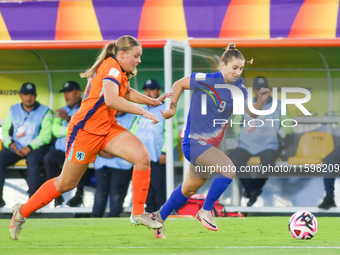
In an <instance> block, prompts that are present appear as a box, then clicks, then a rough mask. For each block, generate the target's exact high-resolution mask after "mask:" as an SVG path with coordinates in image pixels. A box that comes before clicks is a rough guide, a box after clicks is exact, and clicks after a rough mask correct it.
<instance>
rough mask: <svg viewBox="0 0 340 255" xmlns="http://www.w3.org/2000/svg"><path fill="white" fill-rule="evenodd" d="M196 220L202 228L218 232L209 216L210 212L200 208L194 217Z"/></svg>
mask: <svg viewBox="0 0 340 255" xmlns="http://www.w3.org/2000/svg"><path fill="white" fill-rule="evenodd" d="M196 219H197V220H198V221H200V222H201V223H202V225H203V227H205V228H207V229H209V230H212V231H217V230H218V227H217V225H216V223H215V221H214V219H213V217H212V215H211V211H207V210H204V209H203V208H201V209H200V210H199V211H198V213H197V215H196Z"/></svg>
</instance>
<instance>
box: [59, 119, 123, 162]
mask: <svg viewBox="0 0 340 255" xmlns="http://www.w3.org/2000/svg"><path fill="white" fill-rule="evenodd" d="M124 130H126V128H124V127H123V126H122V125H120V124H118V123H116V122H115V123H114V124H113V126H112V128H111V129H110V131H109V132H108V133H107V135H95V134H92V133H89V132H87V131H85V130H83V129H81V128H78V127H77V126H75V125H72V122H71V123H70V125H69V128H68V133H67V139H66V153H65V154H66V158H67V159H68V160H69V161H71V162H73V163H77V164H84V165H85V164H88V163H92V162H94V160H95V159H96V157H97V154H98V152H99V150H103V149H104V147H105V145H106V144H107V143H108V142H109V141H110V140H111V139H112V138H114V137H115V136H117V135H119V134H120V133H121V132H123V131H124Z"/></svg>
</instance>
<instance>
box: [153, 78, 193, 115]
mask: <svg viewBox="0 0 340 255" xmlns="http://www.w3.org/2000/svg"><path fill="white" fill-rule="evenodd" d="M183 89H190V76H186V77H184V78H182V79H180V80H178V81H175V83H174V85H173V86H172V92H173V96H172V97H171V102H170V108H169V109H168V110H166V111H165V112H163V111H162V110H160V111H161V113H162V116H163V118H164V119H169V118H171V117H172V116H174V115H175V113H176V108H177V101H178V98H179V97H180V95H181V93H182V91H183Z"/></svg>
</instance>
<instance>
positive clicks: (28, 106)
mask: <svg viewBox="0 0 340 255" xmlns="http://www.w3.org/2000/svg"><path fill="white" fill-rule="evenodd" d="M19 96H20V98H21V103H18V104H15V105H12V106H11V109H10V111H9V112H8V114H7V115H6V118H5V121H4V123H3V125H2V137H3V139H2V143H3V145H4V148H3V149H2V150H1V151H0V207H3V206H5V204H6V203H5V201H4V200H3V197H2V191H3V187H4V183H5V176H6V171H7V167H8V166H11V165H13V164H15V163H16V162H18V161H19V160H21V159H26V164H27V170H26V172H27V179H26V181H27V184H28V188H29V190H28V195H29V197H31V196H32V195H33V194H34V193H35V192H36V191H37V190H38V188H39V187H40V185H41V184H42V179H41V167H42V165H43V158H44V155H45V153H46V151H47V150H48V146H49V144H50V142H51V138H52V130H51V129H52V118H53V117H52V116H53V112H52V111H51V110H50V109H49V108H48V107H47V106H45V105H42V104H40V103H39V102H38V101H36V98H37V92H36V87H35V85H34V84H33V83H31V82H27V83H24V84H23V85H22V86H21V89H20V92H19Z"/></svg>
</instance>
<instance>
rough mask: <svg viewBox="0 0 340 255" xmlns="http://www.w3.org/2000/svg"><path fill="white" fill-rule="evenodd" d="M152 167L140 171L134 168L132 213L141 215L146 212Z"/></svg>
mask: <svg viewBox="0 0 340 255" xmlns="http://www.w3.org/2000/svg"><path fill="white" fill-rule="evenodd" d="M150 174H151V167H150V168H149V169H148V170H144V171H140V170H136V169H133V174H132V190H133V194H132V213H133V214H134V215H139V214H142V213H143V212H144V204H145V201H146V197H147V196H148V192H149V186H150Z"/></svg>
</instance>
